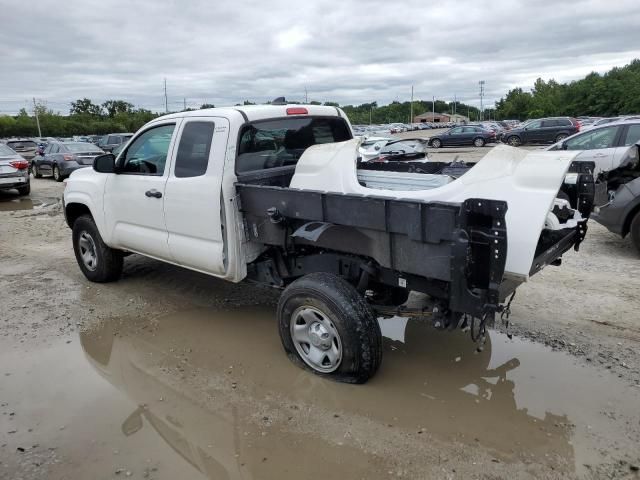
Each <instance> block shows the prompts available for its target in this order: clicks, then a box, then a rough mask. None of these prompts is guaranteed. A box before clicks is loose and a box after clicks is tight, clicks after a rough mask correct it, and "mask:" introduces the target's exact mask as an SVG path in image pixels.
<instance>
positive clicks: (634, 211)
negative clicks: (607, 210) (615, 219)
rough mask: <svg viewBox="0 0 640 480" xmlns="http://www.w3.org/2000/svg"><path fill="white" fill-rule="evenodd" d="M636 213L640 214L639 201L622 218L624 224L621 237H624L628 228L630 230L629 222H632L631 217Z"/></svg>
mask: <svg viewBox="0 0 640 480" xmlns="http://www.w3.org/2000/svg"><path fill="white" fill-rule="evenodd" d="M637 214H640V203H638V205H636V206H635V207H633V210H631V211H630V212H629V214H628V215H627V218H625V219H624V225H623V226H622V236H623V237H626V236H627V234H628V233H629V230H631V222H633V219H634V217H635V216H636V215H637Z"/></svg>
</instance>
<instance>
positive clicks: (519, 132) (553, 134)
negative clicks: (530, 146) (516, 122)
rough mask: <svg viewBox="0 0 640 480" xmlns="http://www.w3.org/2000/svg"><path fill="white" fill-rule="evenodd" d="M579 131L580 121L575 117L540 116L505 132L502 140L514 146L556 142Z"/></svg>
mask: <svg viewBox="0 0 640 480" xmlns="http://www.w3.org/2000/svg"><path fill="white" fill-rule="evenodd" d="M579 131H580V123H579V122H578V121H577V120H576V119H575V118H569V117H554V118H540V119H538V120H531V121H529V122H527V123H525V124H524V125H522V126H521V127H518V128H514V129H513V130H509V131H507V132H504V133H503V134H502V137H501V140H502V141H503V142H504V143H508V144H509V145H511V146H512V147H517V146H519V145H524V144H525V143H555V142H560V141H562V140H564V139H565V138H567V137H568V136H569V135H573V134H574V133H577V132H579Z"/></svg>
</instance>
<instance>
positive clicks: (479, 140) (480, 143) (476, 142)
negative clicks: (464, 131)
mask: <svg viewBox="0 0 640 480" xmlns="http://www.w3.org/2000/svg"><path fill="white" fill-rule="evenodd" d="M473 145H474V146H476V147H484V138H480V137H478V138H476V139H475V140H474V141H473Z"/></svg>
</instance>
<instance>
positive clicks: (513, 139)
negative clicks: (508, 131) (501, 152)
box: [507, 135, 522, 147]
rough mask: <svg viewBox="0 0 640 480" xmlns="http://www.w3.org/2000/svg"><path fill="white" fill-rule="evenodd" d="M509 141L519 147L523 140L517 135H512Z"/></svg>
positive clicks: (513, 145)
mask: <svg viewBox="0 0 640 480" xmlns="http://www.w3.org/2000/svg"><path fill="white" fill-rule="evenodd" d="M507 143H508V144H509V145H511V146H512V147H519V146H520V145H522V140H521V139H520V137H518V136H517V135H512V136H510V137H509V138H507Z"/></svg>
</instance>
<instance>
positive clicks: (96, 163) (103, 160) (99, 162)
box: [93, 153, 116, 173]
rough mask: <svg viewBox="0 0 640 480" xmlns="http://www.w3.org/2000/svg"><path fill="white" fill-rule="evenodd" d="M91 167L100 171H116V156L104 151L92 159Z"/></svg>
mask: <svg viewBox="0 0 640 480" xmlns="http://www.w3.org/2000/svg"><path fill="white" fill-rule="evenodd" d="M93 169H94V170H95V171H96V172H100V173H116V156H115V155H114V154H113V153H104V154H102V155H98V156H97V157H96V158H94V159H93Z"/></svg>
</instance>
